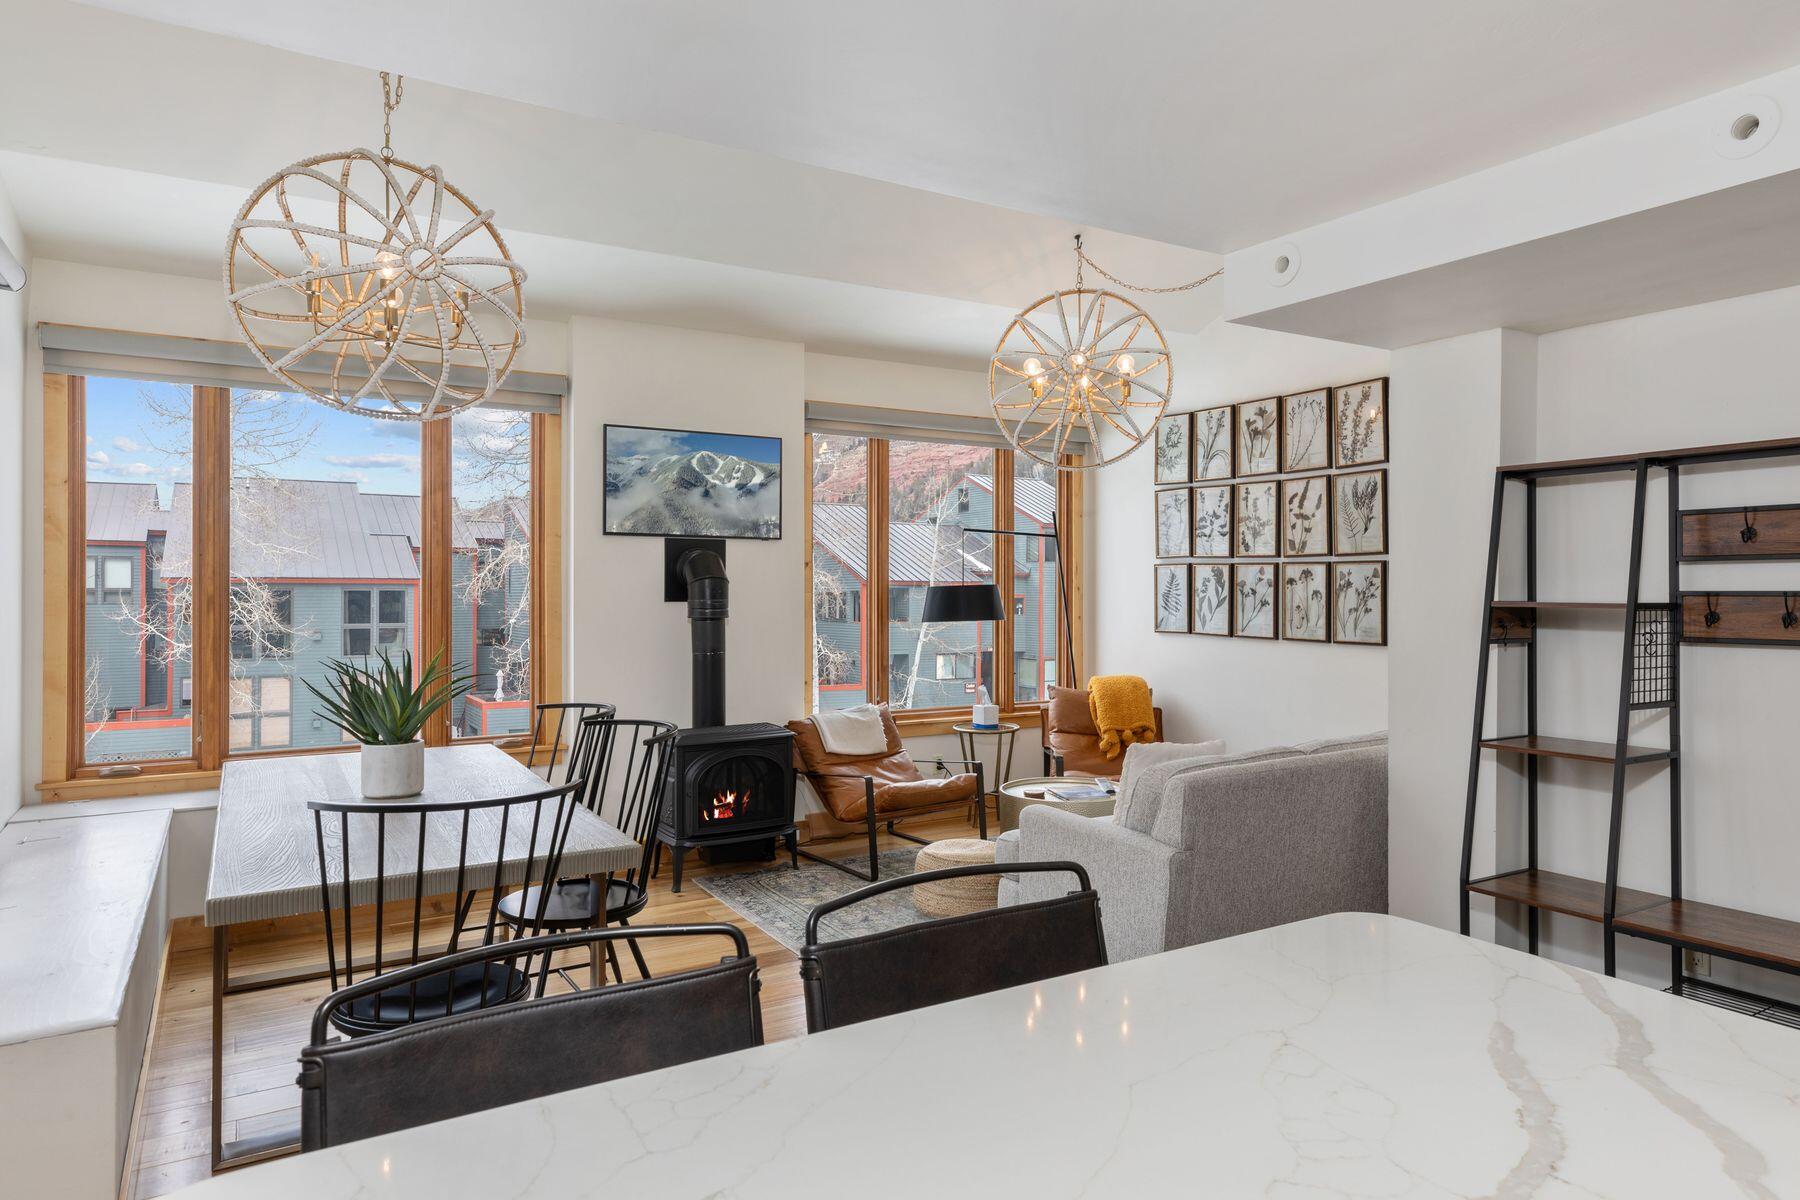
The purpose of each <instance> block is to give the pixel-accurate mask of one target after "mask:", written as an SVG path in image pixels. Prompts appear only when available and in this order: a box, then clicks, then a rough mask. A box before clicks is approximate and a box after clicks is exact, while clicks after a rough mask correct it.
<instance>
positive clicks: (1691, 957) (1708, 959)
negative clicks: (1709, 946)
mask: <svg viewBox="0 0 1800 1200" xmlns="http://www.w3.org/2000/svg"><path fill="white" fill-rule="evenodd" d="M1686 957H1687V961H1686V962H1685V963H1684V964H1683V966H1684V967H1685V969H1686V970H1687V973H1688V974H1689V975H1697V976H1699V977H1700V978H1702V979H1710V978H1711V977H1712V955H1710V954H1708V953H1706V952H1705V951H1704V950H1689V951H1687V955H1686Z"/></svg>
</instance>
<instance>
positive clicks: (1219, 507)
mask: <svg viewBox="0 0 1800 1200" xmlns="http://www.w3.org/2000/svg"><path fill="white" fill-rule="evenodd" d="M1193 504H1194V557H1195V558H1230V557H1231V485H1230V484H1229V483H1222V484H1219V485H1218V486H1217V487H1197V488H1195V489H1194V500H1193Z"/></svg>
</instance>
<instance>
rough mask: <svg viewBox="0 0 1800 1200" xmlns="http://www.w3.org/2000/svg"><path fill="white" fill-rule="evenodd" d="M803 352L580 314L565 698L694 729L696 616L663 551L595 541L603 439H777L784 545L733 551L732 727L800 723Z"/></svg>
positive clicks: (651, 542)
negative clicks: (672, 580) (690, 618)
mask: <svg viewBox="0 0 1800 1200" xmlns="http://www.w3.org/2000/svg"><path fill="white" fill-rule="evenodd" d="M803 357H804V356H803V353H802V350H801V347H800V346H799V345H798V344H797V343H792V342H771V341H763V340H761V339H758V338H745V337H735V336H732V335H730V334H710V333H696V332H694V331H692V330H685V329H672V328H668V327H666V326H659V325H633V324H627V323H624V322H620V321H605V320H599V319H596V318H590V317H577V318H575V319H574V320H573V321H571V322H570V325H569V383H570V390H571V393H572V394H571V395H570V397H569V416H568V420H567V421H566V422H565V424H564V434H563V436H564V441H565V454H566V455H567V459H568V469H569V478H568V487H567V490H566V493H565V494H566V496H567V502H566V506H565V507H566V513H565V520H566V525H565V531H564V546H565V548H566V549H565V554H566V556H567V560H568V586H569V594H568V596H567V598H566V599H565V612H566V614H567V624H568V631H569V634H568V643H569V656H570V662H569V674H568V692H569V695H570V697H571V698H577V699H582V698H587V697H590V696H591V697H593V698H595V699H598V700H604V701H606V702H608V703H613V704H617V705H618V706H619V713H620V715H622V716H625V715H629V716H643V717H652V718H656V719H659V720H666V721H673V722H675V723H676V724H677V725H687V724H690V723H691V722H690V717H691V706H692V687H691V680H690V675H689V661H690V660H689V640H688V622H687V608H686V606H684V605H681V604H671V603H666V602H665V601H664V600H663V590H662V588H663V584H662V573H663V539H662V538H648V537H623V536H609V535H606V534H603V533H602V532H601V528H602V526H601V498H602V495H603V485H604V476H603V472H602V470H601V459H600V455H601V438H602V427H603V426H604V425H606V424H608V423H611V424H615V425H648V426H657V427H669V428H677V429H699V430H707V431H712V432H720V433H745V434H759V435H763V436H768V437H779V438H780V439H781V440H782V446H781V450H782V465H783V470H784V475H785V478H784V479H783V484H782V497H781V509H782V513H781V515H782V535H783V536H782V537H781V539H780V540H779V541H769V542H758V541H731V542H728V543H727V544H726V560H725V568H726V571H727V573H728V574H729V575H730V577H731V621H730V624H729V626H728V627H727V632H726V639H727V640H726V646H727V654H728V658H727V667H726V704H725V708H726V716H727V719H728V720H730V721H732V722H734V723H737V722H745V721H775V722H782V721H788V720H792V719H793V718H794V716H795V715H797V714H798V713H800V712H801V711H802V708H801V705H802V703H803V701H804V698H805V690H806V644H805V638H806V602H805V599H804V595H805V592H804V587H805V573H804V567H805V561H806V547H805V522H804V516H803V512H802V506H803V504H804V501H805V496H804V489H803V488H802V487H801V485H800V480H801V479H802V478H803V477H804V476H803V475H802V472H803V471H804V470H805V462H804V442H803V438H804V435H805V405H804V394H805V364H804V362H803Z"/></svg>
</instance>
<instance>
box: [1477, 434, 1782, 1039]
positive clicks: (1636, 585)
mask: <svg viewBox="0 0 1800 1200" xmlns="http://www.w3.org/2000/svg"><path fill="white" fill-rule="evenodd" d="M1775 457H1796V458H1800V440H1788V441H1782V442H1763V443H1748V444H1743V445H1739V446H1714V447H1697V448H1694V449H1692V450H1683V451H1669V452H1663V453H1658V454H1645V455H1643V456H1641V457H1635V458H1612V459H1592V460H1583V461H1577V462H1565V463H1540V464H1526V465H1523V466H1517V467H1503V468H1501V469H1500V470H1498V471H1497V472H1496V473H1495V476H1494V492H1493V510H1492V515H1491V518H1490V522H1489V527H1488V557H1487V573H1486V579H1485V583H1484V587H1483V592H1482V597H1483V605H1482V611H1481V637H1480V642H1479V645H1480V658H1479V660H1478V663H1477V668H1476V677H1475V705H1474V722H1473V728H1472V731H1471V737H1470V746H1469V774H1468V790H1467V794H1466V796H1465V798H1464V820H1463V840H1462V864H1461V873H1460V879H1459V884H1460V887H1459V891H1460V895H1459V905H1460V918H1461V927H1462V932H1463V933H1464V934H1467V933H1468V932H1469V925H1470V897H1471V895H1472V894H1474V893H1473V892H1472V888H1471V885H1477V886H1479V885H1482V884H1484V883H1487V882H1489V881H1491V880H1493V879H1497V878H1503V877H1505V876H1507V875H1509V874H1516V873H1518V871H1519V870H1524V871H1532V872H1535V871H1536V870H1537V869H1538V841H1539V838H1538V775H1539V760H1538V756H1537V755H1527V756H1526V757H1525V763H1524V770H1525V781H1526V794H1525V805H1526V809H1525V819H1526V847H1525V849H1526V859H1527V861H1526V864H1525V866H1524V867H1523V868H1516V869H1515V870H1514V871H1501V872H1499V873H1498V874H1497V875H1493V876H1489V877H1488V878H1487V880H1481V879H1471V864H1472V861H1473V852H1474V835H1475V818H1476V808H1477V801H1478V795H1479V791H1480V783H1481V771H1482V763H1483V757H1484V756H1483V749H1484V747H1483V745H1482V743H1483V742H1484V741H1492V740H1495V739H1491V738H1486V737H1484V734H1483V727H1484V725H1485V722H1486V716H1487V714H1486V701H1487V684H1488V669H1489V665H1490V662H1491V660H1492V657H1493V652H1494V651H1496V650H1501V651H1504V650H1507V649H1512V648H1519V649H1522V650H1523V651H1524V655H1525V671H1526V678H1527V688H1526V728H1525V730H1524V736H1532V737H1535V736H1537V735H1538V733H1539V729H1538V703H1537V700H1538V655H1539V639H1538V637H1537V636H1535V634H1536V628H1535V624H1536V622H1535V619H1531V620H1530V621H1529V623H1527V624H1525V625H1523V626H1522V627H1520V628H1519V631H1518V632H1514V628H1513V626H1512V625H1510V624H1509V623H1508V621H1507V619H1506V618H1505V617H1497V615H1496V614H1497V612H1498V611H1499V610H1501V609H1506V608H1507V607H1508V604H1507V602H1506V601H1502V600H1498V599H1496V598H1495V595H1494V587H1495V583H1496V581H1497V577H1498V571H1499V563H1500V549H1501V540H1502V539H1501V531H1502V524H1503V518H1504V513H1505V508H1506V501H1507V489H1508V487H1509V485H1511V486H1522V487H1523V488H1524V508H1525V512H1524V519H1525V530H1524V533H1525V537H1524V553H1525V585H1526V586H1525V591H1526V594H1525V597H1524V598H1523V599H1522V600H1517V599H1515V600H1513V601H1512V602H1511V604H1512V609H1515V610H1516V609H1518V608H1520V607H1525V608H1536V607H1539V605H1540V602H1539V597H1538V572H1537V484H1538V481H1539V480H1541V479H1548V478H1566V477H1570V476H1601V475H1612V476H1616V475H1618V474H1621V473H1627V474H1630V475H1631V477H1632V481H1633V501H1632V521H1631V549H1630V569H1629V575H1628V576H1627V579H1626V589H1625V592H1626V595H1625V602H1624V604H1623V605H1622V606H1620V607H1621V608H1622V611H1623V613H1624V616H1625V620H1624V629H1623V643H1622V646H1621V654H1620V667H1619V688H1618V709H1617V723H1616V733H1615V740H1614V743H1613V747H1614V751H1613V756H1612V779H1611V783H1612V787H1611V808H1610V813H1609V819H1608V832H1607V848H1606V863H1605V876H1604V883H1602V884H1601V885H1600V886H1601V889H1602V893H1601V894H1602V901H1601V912H1600V914H1599V915H1600V923H1601V926H1602V939H1603V946H1604V958H1605V969H1606V973H1607V974H1608V975H1614V974H1616V973H1617V966H1618V963H1617V953H1616V937H1617V935H1618V934H1620V933H1624V934H1627V935H1628V936H1637V937H1646V938H1648V939H1649V940H1653V941H1662V942H1664V943H1665V944H1667V945H1668V947H1669V985H1668V990H1669V991H1671V992H1673V993H1675V994H1676V995H1681V994H1684V993H1685V992H1687V991H1688V990H1689V989H1690V988H1691V989H1692V990H1693V991H1694V992H1695V998H1696V999H1699V1000H1703V1001H1705V1002H1708V1003H1714V1004H1721V1005H1723V1006H1725V1007H1730V1008H1734V1009H1736V1010H1738V1011H1744V1012H1750V1013H1752V1015H1756V1016H1761V1017H1765V1018H1767V1019H1771V1020H1779V1021H1782V1022H1783V1023H1800V1008H1796V1007H1795V1006H1791V1005H1782V1004H1779V1003H1777V1002H1775V1001H1771V1000H1767V999H1764V998H1762V997H1758V996H1753V995H1751V994H1749V993H1746V992H1738V991H1734V990H1733V989H1729V988H1723V987H1720V986H1719V985H1715V984H1711V983H1708V982H1705V981H1701V980H1695V979H1693V978H1692V977H1690V976H1689V975H1687V973H1686V971H1685V964H1684V961H1683V956H1684V951H1685V950H1686V949H1688V948H1690V946H1693V945H1697V943H1689V942H1684V941H1682V940H1680V939H1679V938H1674V939H1671V938H1668V937H1653V936H1651V935H1648V934H1641V933H1639V932H1638V931H1636V930H1630V929H1617V930H1615V928H1614V919H1615V917H1617V916H1622V915H1625V914H1621V913H1619V911H1618V904H1619V895H1620V891H1621V888H1620V886H1619V855H1620V844H1621V838H1622V832H1623V826H1624V815H1625V814H1624V804H1625V772H1626V768H1627V766H1630V765H1635V764H1636V763H1638V762H1641V761H1645V760H1644V759H1643V758H1642V757H1641V756H1639V757H1633V756H1632V755H1631V754H1630V753H1629V752H1628V748H1627V745H1626V734H1627V732H1628V730H1629V727H1630V721H1631V714H1632V713H1633V712H1635V711H1640V710H1644V709H1652V708H1666V709H1667V710H1668V711H1669V730H1668V736H1669V746H1668V753H1667V755H1666V757H1658V758H1657V759H1655V761H1657V762H1659V763H1661V764H1663V769H1664V770H1665V771H1666V772H1667V776H1666V777H1667V781H1668V800H1669V860H1668V871H1669V886H1668V899H1669V900H1670V901H1673V902H1679V901H1680V900H1681V899H1682V776H1681V726H1682V720H1681V658H1682V655H1681V647H1682V645H1683V644H1684V638H1683V604H1682V597H1683V591H1682V586H1681V567H1682V564H1683V562H1684V561H1694V560H1686V559H1684V558H1683V556H1682V553H1681V548H1682V514H1683V510H1682V508H1681V468H1682V467H1683V466H1684V465H1689V464H1699V463H1728V462H1744V461H1752V460H1760V459H1768V458H1775ZM1653 470H1660V471H1662V472H1663V473H1664V474H1665V476H1666V478H1667V481H1668V504H1667V516H1666V521H1667V538H1668V579H1667V591H1666V594H1667V596H1668V597H1669V598H1668V600H1666V601H1647V600H1644V599H1643V598H1642V596H1641V591H1640V582H1641V576H1642V567H1643V549H1644V537H1645V532H1646V528H1647V526H1648V521H1649V515H1648V513H1647V511H1646V507H1647V506H1646V497H1647V491H1648V482H1649V477H1650V473H1651V472H1652V471H1653ZM1705 561H1713V562H1716V561H1719V560H1717V559H1709V560H1705ZM1507 616H1509V617H1516V616H1517V613H1516V612H1511V611H1509V613H1508V614H1507ZM1497 628H1498V633H1496V629H1497ZM1688 644H1693V643H1688ZM1770 644H1790V645H1791V644H1792V643H1770ZM1515 736H1518V735H1515ZM1540 907H1547V906H1546V905H1543V904H1541V903H1528V907H1527V921H1528V926H1527V936H1528V939H1529V949H1530V951H1531V953H1533V954H1536V953H1537V952H1538V941H1539V910H1540ZM1552 911H1553V910H1552ZM1701 948H1703V949H1704V948H1706V947H1701ZM1708 952H1709V953H1714V954H1718V955H1719V956H1721V957H1724V958H1729V959H1734V960H1737V961H1742V962H1748V963H1752V964H1754V965H1758V966H1763V967H1767V968H1770V969H1774V970H1783V971H1790V972H1791V971H1793V970H1794V968H1792V967H1790V966H1787V965H1786V964H1785V963H1781V962H1775V961H1770V960H1767V959H1764V958H1761V957H1759V956H1758V955H1757V954H1756V953H1755V952H1754V951H1753V950H1745V951H1741V952H1733V951H1731V950H1722V949H1719V948H1717V947H1712V948H1710V949H1709V951H1708Z"/></svg>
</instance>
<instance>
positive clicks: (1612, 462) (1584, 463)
mask: <svg viewBox="0 0 1800 1200" xmlns="http://www.w3.org/2000/svg"><path fill="white" fill-rule="evenodd" d="M1787 454H1792V455H1797V456H1800V439H1796V438H1775V439H1772V440H1769V441H1761V442H1727V443H1724V444H1722V445H1717V446H1687V447H1684V448H1682V449H1679V450H1647V451H1644V452H1643V453H1640V454H1609V455H1605V456H1603V457H1600V458H1565V459H1561V460H1559V461H1555V462H1536V463H1514V464H1512V465H1511V466H1505V467H1501V468H1500V470H1499V473H1500V474H1502V475H1506V476H1514V477H1520V478H1526V477H1529V476H1532V475H1561V474H1569V475H1575V474H1581V473H1584V472H1588V471H1594V472H1601V471H1621V470H1629V469H1632V468H1635V467H1636V466H1637V464H1638V461H1639V460H1640V459H1644V460H1648V461H1649V462H1651V463H1654V464H1656V465H1659V466H1660V465H1662V464H1664V463H1669V462H1673V463H1677V464H1685V463H1697V462H1711V461H1717V460H1719V459H1727V458H1740V457H1741V458H1773V457H1779V456H1781V455H1787Z"/></svg>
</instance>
